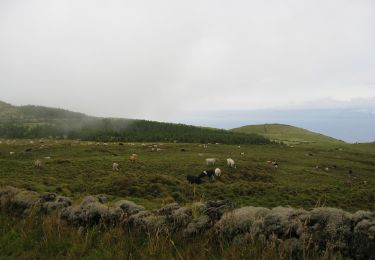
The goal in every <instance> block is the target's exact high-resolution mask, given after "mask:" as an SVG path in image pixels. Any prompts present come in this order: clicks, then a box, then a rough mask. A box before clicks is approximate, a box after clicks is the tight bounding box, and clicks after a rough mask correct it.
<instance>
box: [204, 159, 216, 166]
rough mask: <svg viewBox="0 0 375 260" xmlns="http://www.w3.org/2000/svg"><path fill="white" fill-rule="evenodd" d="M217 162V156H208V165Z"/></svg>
mask: <svg viewBox="0 0 375 260" xmlns="http://www.w3.org/2000/svg"><path fill="white" fill-rule="evenodd" d="M215 163H216V158H207V159H206V164H207V165H215Z"/></svg>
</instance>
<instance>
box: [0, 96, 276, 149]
mask: <svg viewBox="0 0 375 260" xmlns="http://www.w3.org/2000/svg"><path fill="white" fill-rule="evenodd" d="M0 122H1V125H0V137H2V138H46V137H52V138H75V139H83V140H97V141H134V142H135V141H140V142H141V141H144V142H146V141H149V142H157V141H158V142H161V141H163V142H175V141H176V142H187V143H189V142H195V143H196V142H201V143H207V142H210V143H216V142H217V143H226V144H240V143H242V144H265V143H268V142H269V140H268V139H267V138H265V137H262V136H260V135H257V134H245V133H234V132H231V131H226V130H220V129H211V128H203V127H197V126H189V125H183V124H172V123H162V122H154V121H146V120H134V119H118V118H99V117H92V116H87V115H85V114H82V113H76V112H71V111H68V110H64V109H58V108H48V107H42V106H31V105H28V106H12V105H10V104H7V103H4V102H1V103H0Z"/></svg>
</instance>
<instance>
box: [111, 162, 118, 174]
mask: <svg viewBox="0 0 375 260" xmlns="http://www.w3.org/2000/svg"><path fill="white" fill-rule="evenodd" d="M118 167H119V164H118V163H113V164H112V170H113V171H115V172H118V171H119V169H118Z"/></svg>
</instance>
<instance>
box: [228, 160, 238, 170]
mask: <svg viewBox="0 0 375 260" xmlns="http://www.w3.org/2000/svg"><path fill="white" fill-rule="evenodd" d="M227 166H229V167H231V168H237V166H236V164H235V162H234V160H233V159H232V158H228V159H227Z"/></svg>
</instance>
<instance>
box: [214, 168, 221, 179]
mask: <svg viewBox="0 0 375 260" xmlns="http://www.w3.org/2000/svg"><path fill="white" fill-rule="evenodd" d="M215 176H216V177H220V176H221V170H220V169H219V168H216V169H215Z"/></svg>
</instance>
